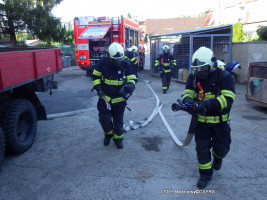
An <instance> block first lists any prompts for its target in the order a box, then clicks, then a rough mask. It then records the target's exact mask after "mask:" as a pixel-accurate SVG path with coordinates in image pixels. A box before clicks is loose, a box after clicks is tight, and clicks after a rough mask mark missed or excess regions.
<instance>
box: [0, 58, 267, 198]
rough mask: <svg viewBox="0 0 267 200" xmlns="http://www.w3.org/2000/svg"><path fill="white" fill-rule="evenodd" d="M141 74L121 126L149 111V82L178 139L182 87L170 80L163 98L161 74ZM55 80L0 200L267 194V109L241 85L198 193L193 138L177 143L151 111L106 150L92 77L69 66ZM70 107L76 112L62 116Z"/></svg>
mask: <svg viewBox="0 0 267 200" xmlns="http://www.w3.org/2000/svg"><path fill="white" fill-rule="evenodd" d="M147 64H148V62H147ZM146 69H148V65H147V66H146ZM139 76H140V79H139V82H138V85H137V88H136V90H135V93H134V95H133V96H132V97H131V98H130V99H129V102H128V106H129V107H130V108H131V109H132V111H131V112H130V111H128V110H126V112H125V124H127V123H128V121H129V120H143V119H144V118H146V117H148V116H149V115H150V114H151V113H152V111H153V109H154V107H155V104H156V99H155V97H154V95H153V94H152V93H151V91H150V90H149V88H148V87H147V85H146V84H145V82H144V80H150V81H151V83H150V86H151V87H152V88H153V89H154V91H155V92H156V93H157V95H158V97H159V99H160V100H161V101H162V102H163V104H164V105H163V108H162V113H163V114H164V116H165V118H166V120H167V121H168V123H169V124H170V126H171V127H172V129H173V130H174V132H175V133H176V136H177V137H178V138H179V139H180V140H183V139H184V138H185V135H186V132H187V129H188V126H189V119H190V116H189V114H187V113H184V112H172V111H171V105H172V103H174V102H175V101H176V99H177V98H179V97H180V96H181V93H182V91H183V90H184V87H185V85H184V84H182V83H177V82H175V81H173V82H172V85H171V88H170V91H168V93H167V94H166V95H163V94H162V90H161V80H160V79H159V78H158V77H155V76H151V75H150V72H149V70H144V71H142V72H141V73H140V75H139ZM56 80H58V81H59V85H58V90H57V91H56V90H55V91H54V95H53V96H51V97H49V98H51V99H50V100H51V103H49V102H50V101H49V99H48V100H47V99H45V100H44V101H45V102H46V103H45V106H46V107H47V109H48V110H50V111H49V114H50V115H49V117H50V120H47V121H39V122H38V129H37V137H36V140H35V142H34V144H33V146H32V147H31V149H29V150H28V151H27V152H26V153H24V154H22V155H18V156H10V155H9V156H6V157H5V159H4V163H3V165H2V170H1V171H0V199H1V200H9V199H14V200H17V199H23V200H29V199H31V200H32V199H34V200H35V199H38V200H47V199H62V200H65V199H70V200H73V199H77V200H83V199H86V200H87V199H90V200H91V199H92V200H97V199H99V200H100V199H101V200H102V199H103V200H107V199H112V200H113V199H114V200H126V199H129V200H133V199H134V200H161V199H163V200H164V199H166V200H167V199H223V200H225V199H259V200H260V199H267V192H266V183H267V177H266V176H267V168H266V166H267V160H266V158H267V147H266V141H267V123H266V122H267V110H266V108H263V107H260V106H255V105H253V104H251V103H248V102H246V100H245V93H246V87H245V86H244V85H237V86H236V101H235V103H234V105H233V109H232V120H231V127H232V144H231V150H230V152H229V154H228V156H227V157H226V158H225V159H224V162H223V166H222V169H221V170H220V171H215V173H214V176H213V179H212V181H211V182H210V184H209V185H208V187H207V189H205V190H198V189H197V187H196V182H197V180H198V177H199V174H198V163H197V158H196V152H195V142H194V141H192V142H191V144H190V145H188V146H186V147H178V146H177V145H176V144H175V143H174V142H173V140H172V138H171V136H170V134H169V132H168V131H167V129H166V127H165V126H164V124H163V122H162V120H161V118H160V116H159V115H156V116H155V118H154V119H153V121H152V122H151V123H149V124H148V125H146V126H145V127H143V128H138V129H136V130H132V131H129V132H127V133H125V140H124V149H122V150H118V149H117V148H116V147H115V145H114V143H113V142H111V144H110V145H109V146H107V147H105V146H103V144H102V142H103V133H102V130H101V127H100V125H99V122H98V116H97V115H98V113H97V110H96V103H97V96H96V94H95V92H94V93H91V92H90V89H91V87H92V82H91V79H90V78H88V77H85V72H84V71H82V70H79V69H77V67H70V68H64V69H63V71H62V72H61V73H60V74H58V75H57V76H56ZM64 93H65V94H67V93H69V96H66V97H65V99H64V98H62V97H61V95H62V94H64ZM71 94H72V95H71ZM38 95H39V94H38ZM75 95H76V97H75ZM63 96H64V95H63ZM42 98H43V97H42ZM63 101H64V102H63ZM65 101H66V102H65ZM67 102H73V104H75V103H74V102H79V103H78V104H82V106H80V107H79V106H77V105H73V106H74V107H75V106H77V107H75V108H74V109H72V106H70V104H69V103H67ZM52 104H53V105H52ZM54 105H58V106H59V107H63V108H64V107H65V108H66V110H64V109H63V108H60V109H62V110H59V111H58V112H60V113H61V114H55V113H54V111H56V108H51V107H52V106H54ZM50 106H51V107H50ZM70 110H76V112H68V113H62V112H66V111H70Z"/></svg>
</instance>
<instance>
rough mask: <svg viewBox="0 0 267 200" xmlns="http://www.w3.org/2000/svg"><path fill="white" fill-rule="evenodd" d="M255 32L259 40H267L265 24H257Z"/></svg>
mask: <svg viewBox="0 0 267 200" xmlns="http://www.w3.org/2000/svg"><path fill="white" fill-rule="evenodd" d="M256 32H257V34H258V36H259V39H260V40H262V41H267V26H259V27H258V29H257V31H256Z"/></svg>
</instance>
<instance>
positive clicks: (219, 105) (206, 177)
mask: <svg viewBox="0 0 267 200" xmlns="http://www.w3.org/2000/svg"><path fill="white" fill-rule="evenodd" d="M191 68H192V71H193V73H191V74H190V75H189V77H188V79H187V83H186V87H185V90H184V92H183V94H182V99H183V103H185V104H186V103H188V102H189V103H190V102H191V103H192V102H194V103H195V102H196V103H197V104H198V107H197V109H196V110H195V114H198V123H197V128H196V131H195V142H196V151H197V158H198V163H199V173H200V178H199V180H198V182H197V187H198V188H199V189H203V188H205V187H206V186H207V184H208V182H209V181H210V180H211V177H212V174H213V169H215V170H219V169H220V168H221V165H222V160H223V158H224V157H225V156H226V154H227V153H228V152H229V150H230V143H231V135H230V134H231V128H230V126H229V123H228V122H229V120H230V110H231V107H232V104H233V102H234V100H235V84H234V80H233V78H232V76H231V74H230V73H228V72H227V71H226V70H223V69H222V68H220V67H219V66H217V60H216V58H215V57H214V55H213V52H212V51H211V50H210V49H208V48H206V47H200V48H199V49H198V50H197V51H196V52H195V53H194V54H193V57H192V66H191ZM212 157H213V163H212Z"/></svg>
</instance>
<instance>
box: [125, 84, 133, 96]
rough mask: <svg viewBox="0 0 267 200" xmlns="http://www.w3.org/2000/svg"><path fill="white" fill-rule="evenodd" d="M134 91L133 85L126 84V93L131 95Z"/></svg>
mask: <svg viewBox="0 0 267 200" xmlns="http://www.w3.org/2000/svg"><path fill="white" fill-rule="evenodd" d="M133 91H134V84H133V83H128V84H127V92H128V93H130V94H132V93H133Z"/></svg>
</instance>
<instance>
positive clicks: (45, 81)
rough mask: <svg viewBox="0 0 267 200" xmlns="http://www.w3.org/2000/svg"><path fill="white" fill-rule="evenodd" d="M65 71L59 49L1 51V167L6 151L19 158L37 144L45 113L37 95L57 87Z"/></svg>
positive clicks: (11, 49) (2, 49)
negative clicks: (58, 75) (39, 123)
mask: <svg viewBox="0 0 267 200" xmlns="http://www.w3.org/2000/svg"><path fill="white" fill-rule="evenodd" d="M61 70H62V54H61V50H60V49H59V48H51V49H43V48H42V49H36V48H34V49H29V48H0V165H1V162H2V160H3V157H4V151H5V150H7V151H8V152H10V153H14V154H20V153H23V152H25V151H27V150H28V149H29V148H30V147H31V145H32V144H33V142H34V139H35V136H36V130H37V120H46V119H47V116H46V111H45V108H44V106H43V105H42V104H41V102H40V101H39V99H38V97H37V95H36V94H35V92H45V91H47V90H51V89H53V88H54V87H55V82H54V81H53V75H54V74H55V73H58V72H59V71H61Z"/></svg>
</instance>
